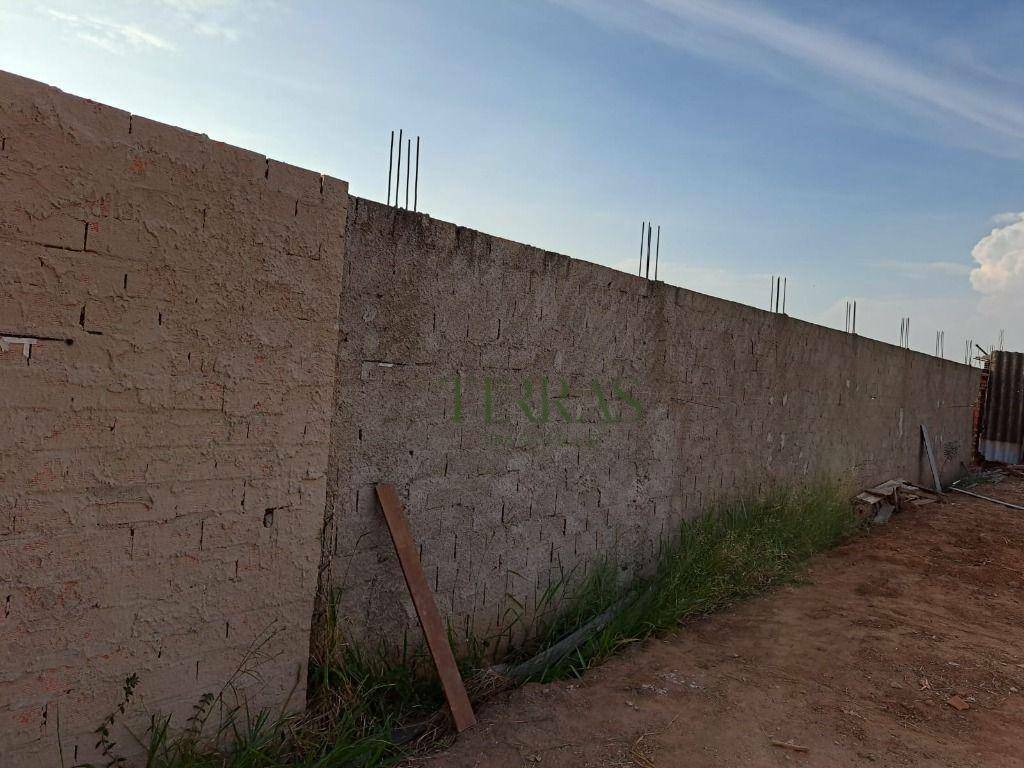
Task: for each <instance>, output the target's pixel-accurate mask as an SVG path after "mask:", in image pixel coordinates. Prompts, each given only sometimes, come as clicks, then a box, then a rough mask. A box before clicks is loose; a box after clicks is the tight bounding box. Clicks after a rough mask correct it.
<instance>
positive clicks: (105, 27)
mask: <svg viewBox="0 0 1024 768" xmlns="http://www.w3.org/2000/svg"><path fill="white" fill-rule="evenodd" d="M47 13H48V14H49V15H50V16H51V17H52V18H54V19H57V20H58V21H60V22H62V23H64V24H66V25H68V26H69V27H71V28H73V29H74V30H75V32H76V34H77V35H78V37H80V38H81V39H83V40H85V41H87V42H90V43H92V44H93V45H96V46H99V47H100V48H103V49H105V50H107V51H110V52H112V53H120V52H123V51H124V50H125V49H126V47H129V48H133V49H136V50H139V49H143V48H155V49H158V50H163V51H173V50H175V46H174V45H173V44H172V43H170V42H168V41H167V40H165V39H163V38H162V37H159V36H158V35H154V34H153V33H152V32H147V31H146V30H144V29H141V28H140V27H138V26H136V25H134V24H122V23H119V22H115V21H108V20H106V19H100V18H97V17H95V16H79V15H78V14H74V13H64V12H63V11H56V10H53V9H52V8H50V9H47Z"/></svg>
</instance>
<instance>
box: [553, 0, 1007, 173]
mask: <svg viewBox="0 0 1024 768" xmlns="http://www.w3.org/2000/svg"><path fill="white" fill-rule="evenodd" d="M553 1H554V2H556V3H558V4H560V5H563V6H566V7H569V8H572V9H575V10H577V11H579V12H581V13H583V14H585V15H587V16H590V17H592V18H594V19H596V20H598V21H600V22H602V23H605V24H607V25H610V26H613V27H619V28H625V29H628V30H629V31H631V32H634V33H636V34H642V35H646V36H648V37H651V38H653V39H655V40H657V41H658V42H660V43H662V44H665V45H668V46H670V47H674V48H677V49H679V50H684V51H686V52H687V53H690V54H694V55H698V56H704V57H711V58H718V59H726V60H729V61H732V62H734V63H738V64H741V65H745V66H748V67H751V68H756V69H760V70H762V71H764V72H765V73H767V74H771V75H775V76H781V73H780V72H779V67H778V65H779V64H780V63H786V62H788V63H790V64H793V63H796V64H798V65H802V66H804V67H806V68H810V69H811V70H813V71H814V72H816V73H818V74H823V75H826V76H828V77H831V78H832V79H834V80H838V81H841V82H842V83H843V85H844V86H846V87H847V88H848V89H850V90H857V91H860V92H862V93H863V92H867V93H869V94H871V95H874V96H877V97H882V98H884V99H885V100H886V101H887V102H888V103H890V104H891V105H893V106H895V107H896V108H897V109H899V110H901V111H903V112H906V113H911V114H920V113H921V112H924V113H926V114H928V115H929V116H934V117H936V118H941V119H943V120H944V121H946V122H948V123H954V124H956V125H959V126H960V127H961V128H963V127H967V128H969V129H971V130H972V131H974V132H978V131H981V132H983V133H985V134H987V135H988V136H989V137H990V138H993V137H994V138H995V139H997V140H998V141H997V143H998V144H999V146H1000V150H1001V151H1000V153H1011V154H1015V155H1019V154H1022V153H1024V106H1022V105H1021V102H1020V99H1019V98H1017V97H1016V95H1015V93H1013V92H997V91H993V90H991V89H990V88H989V87H987V85H986V84H983V83H981V82H979V81H978V79H977V78H976V77H972V76H967V74H966V73H961V76H959V77H953V76H949V75H939V74H935V73H932V72H929V71H927V70H926V69H924V68H922V67H921V66H919V65H916V64H915V63H913V62H911V61H910V60H908V59H906V58H903V57H900V56H898V55H896V54H894V53H892V52H890V51H887V50H884V49H882V48H881V47H879V46H877V45H875V44H872V43H868V42H865V41H861V40H856V39H854V38H852V37H850V36H848V35H845V34H842V33H839V32H836V31H832V30H828V29H824V28H820V27H816V26H812V25H809V24H802V23H799V22H795V21H792V20H790V19H787V18H785V17H784V16H782V15H781V14H778V13H775V12H773V11H772V10H769V9H767V8H765V7H764V6H755V5H749V4H744V5H740V4H735V3H731V2H725V1H723V0H640V1H638V2H635V3H620V2H619V0H553ZM929 129H933V127H931V128H930V127H929V126H928V125H926V124H924V123H922V130H929ZM979 143H981V144H984V143H986V142H984V141H979Z"/></svg>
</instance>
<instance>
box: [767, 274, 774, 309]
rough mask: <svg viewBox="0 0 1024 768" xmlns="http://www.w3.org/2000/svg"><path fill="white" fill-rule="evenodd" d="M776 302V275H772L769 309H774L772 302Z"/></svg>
mask: <svg viewBox="0 0 1024 768" xmlns="http://www.w3.org/2000/svg"><path fill="white" fill-rule="evenodd" d="M774 303H775V275H772V290H771V292H770V293H769V294H768V311H769V312H771V311H772V304H774Z"/></svg>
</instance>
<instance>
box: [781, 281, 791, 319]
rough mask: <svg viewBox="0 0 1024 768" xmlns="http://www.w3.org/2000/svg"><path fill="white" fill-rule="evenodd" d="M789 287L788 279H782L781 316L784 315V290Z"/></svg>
mask: <svg viewBox="0 0 1024 768" xmlns="http://www.w3.org/2000/svg"><path fill="white" fill-rule="evenodd" d="M788 287H789V278H788V277H784V278H782V314H786V289H787V288H788Z"/></svg>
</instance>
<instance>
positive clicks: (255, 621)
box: [0, 73, 348, 768]
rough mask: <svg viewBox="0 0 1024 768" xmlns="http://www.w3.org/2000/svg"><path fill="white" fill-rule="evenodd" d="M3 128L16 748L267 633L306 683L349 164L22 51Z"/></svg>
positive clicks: (267, 697) (11, 720)
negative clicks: (319, 166) (91, 97)
mask: <svg viewBox="0 0 1024 768" xmlns="http://www.w3.org/2000/svg"><path fill="white" fill-rule="evenodd" d="M0 137H2V139H3V141H2V144H0V146H2V150H0V336H7V337H16V338H29V339H36V340H38V341H35V342H33V343H31V344H29V351H30V354H29V355H28V356H26V355H25V354H24V346H23V345H22V344H6V345H5V346H6V347H7V351H3V352H0V413H2V423H3V428H2V429H0V607H2V610H0V661H2V663H0V764H3V766H4V767H5V768H14V767H16V766H41V765H59V764H60V762H59V758H60V757H63V760H64V764H66V765H72V764H75V763H77V762H80V761H85V760H89V759H92V758H94V757H95V752H94V751H93V746H94V743H95V741H96V737H95V735H94V734H93V733H92V731H93V729H94V728H96V727H97V726H98V725H99V724H100V721H101V720H102V718H103V717H104V716H105V715H106V714H107V713H108V712H110V711H112V709H113V708H114V706H115V705H116V704H117V702H118V700H119V696H120V692H121V685H122V683H123V681H124V678H125V677H126V676H127V675H128V674H131V673H137V674H138V675H139V677H140V683H139V686H138V688H137V701H136V703H135V705H136V706H135V710H138V709H142V708H146V709H149V710H151V711H154V712H163V713H176V714H178V715H187V714H188V713H189V711H190V710H191V707H192V705H193V704H194V703H195V702H196V700H197V699H198V697H199V696H200V695H201V694H202V693H204V692H207V691H217V690H219V689H220V687H221V686H222V685H224V683H225V682H226V681H227V679H228V678H229V677H230V675H231V674H232V672H233V671H234V670H235V668H236V667H237V666H238V665H239V663H240V662H241V661H242V659H243V658H244V657H245V656H246V654H247V652H248V651H249V649H250V648H251V647H252V645H253V644H254V643H259V642H260V641H261V640H263V639H266V638H267V637H269V638H270V639H269V641H268V642H267V643H266V644H265V645H263V646H262V648H261V649H260V654H259V656H260V658H259V666H258V670H259V673H260V674H261V676H262V680H261V681H260V682H259V683H254V682H253V681H251V680H249V681H245V685H246V687H247V689H248V691H249V695H250V696H251V700H252V702H253V703H254V704H256V705H260V704H273V705H275V706H280V705H281V704H282V703H283V702H284V700H285V698H286V697H287V695H288V693H289V691H291V690H292V689H293V687H294V688H295V690H294V693H293V695H294V697H295V698H294V701H295V702H296V703H299V704H301V702H302V701H303V699H304V696H303V691H304V687H305V666H306V659H307V656H308V643H309V624H310V615H311V611H312V604H313V596H314V592H315V590H316V571H317V562H318V560H319V552H320V547H319V534H320V526H321V525H322V521H323V508H324V497H325V486H326V482H325V468H326V466H327V451H328V437H329V423H330V416H331V410H332V409H331V401H332V397H333V391H334V372H335V364H336V359H335V358H336V352H337V341H338V331H337V318H338V301H339V295H338V287H337V286H338V283H339V280H340V275H341V267H342V258H343V252H344V251H343V248H344V241H343V229H344V223H345V210H346V206H347V204H348V194H347V184H346V183H345V182H342V181H338V180H336V179H331V178H326V177H322V176H321V175H320V174H317V173H313V172H310V171H306V170H302V169H299V168H294V167H291V166H288V165H285V164H281V163H277V162H275V161H272V160H268V159H267V158H265V157H263V156H262V155H258V154H255V153H252V152H248V151H245V150H241V149H237V148H234V147H230V146H227V145H225V144H221V143H217V142H213V141H210V140H209V139H207V138H206V137H205V136H200V135H198V134H192V133H188V132H186V131H183V130H179V129H177V128H172V127H170V126H167V125H162V124H160V123H156V122H153V121H150V120H146V119H144V118H140V117H138V116H132V115H129V114H128V113H127V112H122V111H120V110H117V109H113V108H111V107H106V106H103V105H100V104H96V103H93V102H89V101H86V100H83V99H79V98H76V97H73V96H70V95H67V94H64V93H61V92H60V91H58V90H56V89H53V88H49V87H47V86H44V85H41V84H39V83H35V82H32V81H29V80H25V79H23V78H19V77H15V76H13V75H9V74H3V73H0ZM58 736H59V742H58ZM118 740H119V741H120V742H121V743H122V744H127V743H130V739H129V738H128V737H126V736H124V734H119V738H118Z"/></svg>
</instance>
